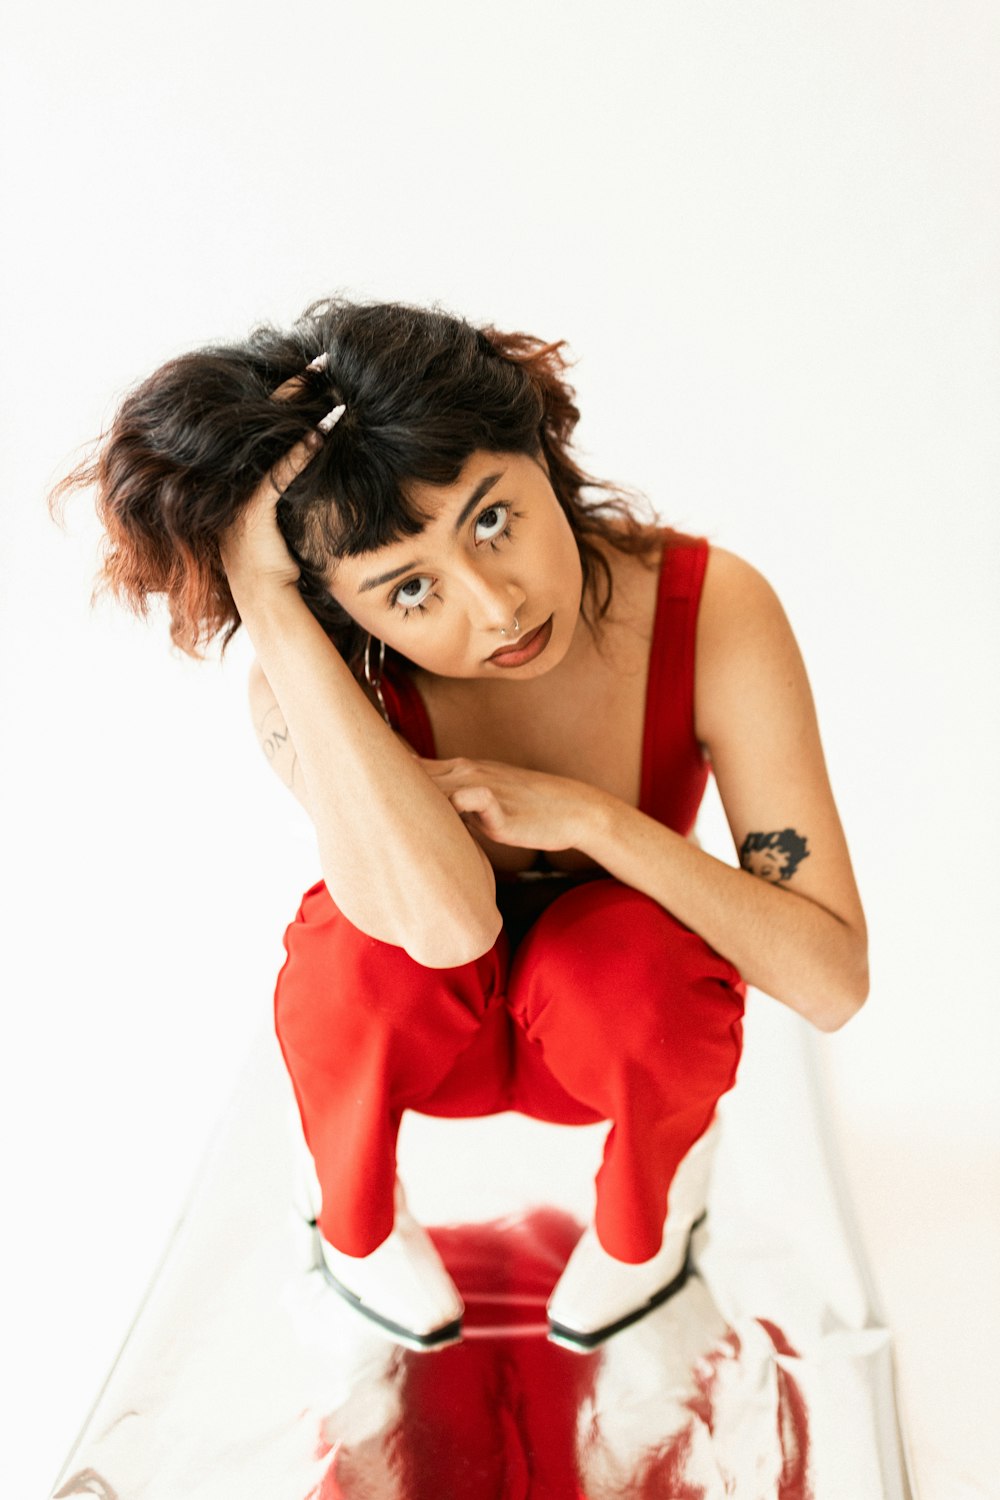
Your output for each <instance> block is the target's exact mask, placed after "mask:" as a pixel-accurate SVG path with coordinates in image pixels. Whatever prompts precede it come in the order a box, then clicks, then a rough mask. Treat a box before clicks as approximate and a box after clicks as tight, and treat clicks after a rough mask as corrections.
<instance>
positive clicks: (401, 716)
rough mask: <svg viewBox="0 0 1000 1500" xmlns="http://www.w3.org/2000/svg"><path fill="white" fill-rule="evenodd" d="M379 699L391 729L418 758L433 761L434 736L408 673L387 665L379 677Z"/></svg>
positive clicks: (434, 757) (420, 699)
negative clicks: (381, 700) (383, 703)
mask: <svg viewBox="0 0 1000 1500" xmlns="http://www.w3.org/2000/svg"><path fill="white" fill-rule="evenodd" d="M382 696H383V698H384V699H385V707H386V712H387V713H388V715H389V718H390V719H391V720H392V727H393V728H394V729H398V730H399V733H400V734H401V735H403V737H404V738H405V739H407V740H409V742H410V744H411V745H412V746H413V748H414V750H415V751H416V752H417V754H418V755H425V756H426V757H427V759H428V760H436V759H437V751H436V750H435V748H434V732H433V730H432V729H431V721H430V719H429V718H428V717H427V710H426V708H425V707H424V700H423V699H422V698H421V696H420V693H419V692H418V691H417V687H416V685H415V683H414V682H413V680H412V678H411V677H410V675H409V673H408V672H406V671H405V670H404V669H403V668H401V667H396V666H393V665H390V663H389V662H388V661H387V662H386V664H385V669H384V671H383V673H382Z"/></svg>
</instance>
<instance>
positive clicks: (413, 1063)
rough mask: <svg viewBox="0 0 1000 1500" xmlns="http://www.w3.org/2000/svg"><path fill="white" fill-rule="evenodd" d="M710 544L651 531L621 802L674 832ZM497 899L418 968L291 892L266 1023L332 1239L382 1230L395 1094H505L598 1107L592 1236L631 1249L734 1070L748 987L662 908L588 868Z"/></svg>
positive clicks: (436, 1108)
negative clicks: (630, 789) (636, 752)
mask: <svg viewBox="0 0 1000 1500" xmlns="http://www.w3.org/2000/svg"><path fill="white" fill-rule="evenodd" d="M707 557H708V545H707V542H706V541H705V540H704V539H703V538H696V537H690V536H686V535H684V534H683V533H678V532H673V531H669V530H668V531H665V533H664V549H663V560H662V564H661V569H660V581H659V592H658V598H657V607H656V620H655V628H654V634H653V642H652V650H651V656H650V665H649V679H648V686H647V692H646V715H645V726H644V734H643V753H642V784H641V792H640V800H639V807H640V809H641V811H643V812H645V813H647V814H648V815H649V816H650V817H653V818H656V819H657V820H658V821H659V822H661V823H664V824H666V825H667V827H669V828H673V829H675V830H676V831H677V832H678V833H680V834H683V835H685V836H686V835H687V834H688V833H689V832H690V830H691V828H692V827H693V825H694V821H695V816H696V814H697V811H698V807H699V804H700V802H701V798H702V795H703V793H704V790H705V785H706V782H707V779H708V764H707V762H706V761H705V760H704V759H703V757H702V753H701V749H700V746H699V745H698V742H697V741H696V739H695V736H694V727H693V701H694V639H695V622H696V618H697V610H698V602H699V599H700V596H701V585H702V579H703V577H704V572H705V563H706V560H707ZM387 665H388V664H387ZM383 691H384V696H385V700H386V707H387V710H388V712H389V716H390V718H391V719H392V721H393V724H394V725H395V726H396V727H397V728H398V729H399V730H400V731H401V733H403V734H404V735H405V736H406V737H407V739H408V740H409V741H410V743H411V744H412V745H413V747H414V749H415V750H417V751H418V753H419V754H421V755H424V756H428V757H432V758H433V757H435V748H434V742H433V737H432V734H431V727H430V723H429V721H428V718H427V714H426V711H425V710H424V707H423V703H422V702H421V699H420V697H419V694H418V692H417V690H416V687H415V685H414V684H413V682H412V679H411V678H409V677H408V676H407V675H406V673H405V671H404V670H403V669H402V668H397V670H396V671H394V672H392V673H389V672H387V673H386V674H385V676H384V679H383ZM497 904H498V906H499V908H500V911H501V913H502V914H503V916H504V926H503V928H502V930H501V932H500V934H499V936H498V938H497V940H496V943H495V944H494V945H493V947H492V948H491V949H490V951H489V952H488V953H485V954H483V955H482V957H481V958H478V959H476V960H474V961H473V962H470V963H466V964H460V965H458V966H457V967H455V968H451V969H429V968H424V967H423V966H422V965H421V964H418V963H417V962H416V961H415V960H414V959H412V958H410V956H409V955H408V954H407V953H406V952H405V950H404V949H402V948H400V947H396V946H394V945H393V944H390V943H383V942H380V941H379V940H378V939H376V938H372V937H369V936H367V935H366V934H365V933H363V932H360V931H359V930H358V929H357V928H356V927H354V926H353V924H352V923H350V922H349V921H348V920H347V918H346V917H345V916H344V915H343V913H342V912H341V911H340V910H339V909H338V907H337V906H336V905H335V904H334V902H333V900H332V899H331V897H330V894H329V892H328V891H327V888H326V885H325V884H324V882H323V881H322V880H320V881H318V882H317V883H316V884H315V885H314V886H312V887H311V888H310V889H309V890H308V891H307V892H306V893H305V895H304V897H303V898H302V904H301V906H300V907H299V910H298V912H297V914H296V916H295V920H294V921H293V922H292V923H291V925H290V926H289V927H288V929H287V931H286V933H285V939H284V941H285V948H286V951H287V954H288V957H287V959H286V960H285V963H284V965H283V966H282V969H281V971H280V973H279V975H278V980H277V987H276V991H275V1025H276V1029H277V1034H278V1039H279V1042H280V1044H281V1049H282V1054H283V1056H284V1059H285V1065H286V1067H287V1068H288V1072H289V1074H290V1076H291V1080H292V1084H293V1087H294V1090H295V1096H296V1099H297V1101H298V1105H299V1110H300V1113H301V1117H302V1125H303V1130H304V1132H305V1137H306V1141H307V1143H308V1145H309V1149H310V1151H311V1153H312V1156H313V1160H314V1162H315V1165H316V1172H317V1176H318V1178H319V1182H320V1186H321V1188H322V1193H323V1207H322V1212H321V1214H320V1218H319V1226H320V1229H321V1231H322V1233H323V1235H324V1237H325V1238H326V1239H327V1240H329V1242H330V1243H331V1244H332V1245H334V1246H336V1248H337V1249H338V1250H342V1251H344V1252H346V1253H347V1254H348V1255H366V1254H368V1253H369V1252H370V1251H372V1250H374V1249H375V1248H376V1246H377V1245H379V1244H381V1242H382V1241H383V1240H384V1239H385V1237H386V1235H387V1234H388V1233H389V1231H390V1230H391V1228H392V1223H393V1186H394V1179H395V1159H396V1137H397V1133H398V1130H399V1125H400V1121H401V1118H402V1113H403V1110H404V1109H414V1110H416V1111H417V1112H418V1113H420V1114H427V1115H447V1116H466V1117H467V1116H473V1115H487V1114H495V1113H497V1112H499V1111H501V1110H508V1109H513V1110H519V1111H520V1112H521V1113H523V1114H526V1115H531V1116H533V1117H535V1118H536V1119H541V1120H550V1121H555V1122H559V1123H564V1124H568V1125H575V1124H591V1123H594V1122H596V1121H600V1120H610V1121H611V1122H612V1129H611V1130H610V1132H609V1134H608V1137H607V1141H606V1145H605V1150H604V1159H603V1163H602V1165H601V1168H600V1171H599V1173H598V1176H597V1183H596V1189H597V1208H596V1218H595V1223H596V1228H597V1233H598V1237H599V1238H600V1241H601V1243H602V1245H603V1246H604V1248H605V1249H606V1250H607V1251H608V1252H609V1253H610V1254H612V1255H614V1256H616V1257H617V1258H618V1259H619V1260H624V1261H631V1262H637V1261H642V1260H647V1259H649V1258H650V1257H651V1256H652V1255H654V1254H655V1253H656V1252H657V1250H658V1249H659V1248H660V1240H661V1235H662V1230H663V1221H664V1216H665V1213H666V1203H667V1190H668V1188H669V1186H670V1182H671V1179H672V1177H673V1174H674V1172H675V1170H676V1168H677V1165H678V1163H679V1162H680V1160H681V1158H682V1157H683V1156H684V1155H685V1154H686V1153H687V1151H688V1150H689V1149H690V1147H691V1146H692V1145H693V1143H694V1142H695V1141H696V1140H697V1139H698V1137H699V1136H700V1135H702V1133H703V1132H704V1131H705V1129H706V1128H707V1126H708V1124H709V1122H710V1121H711V1119H712V1116H713V1114H714V1112H715V1107H716V1103H717V1101H718V1099H719V1096H720V1095H721V1094H724V1093H725V1092H726V1090H727V1089H729V1088H731V1087H732V1085H733V1083H734V1082H735V1079H736V1069H737V1065H738V1063H739V1058H740V1051H741V1047H742V1020H743V1002H744V999H745V996H746V986H745V984H744V982H743V980H742V978H741V976H740V974H739V971H738V970H737V969H736V968H734V966H733V965H732V964H731V963H730V962H729V961H728V960H727V959H725V958H723V957H721V955H720V954H718V953H716V952H715V950H714V949H713V948H711V947H709V945H708V944H707V943H706V942H705V941H704V940H703V939H702V938H701V937H699V936H698V935H697V934H696V933H694V932H693V931H692V930H691V929H690V928H689V927H686V926H684V924H683V923H682V922H679V921H677V919H676V918H675V917H673V916H672V915H671V914H670V912H668V911H667V910H666V909H665V908H664V907H662V906H660V905H659V904H658V903H657V902H656V901H654V900H653V899H652V898H651V897H649V896H647V895H645V894H643V893H642V892H640V891H637V890H635V889H634V888H633V887H631V886H627V885H625V884H623V883H622V882H621V881H618V880H614V879H612V878H611V877H610V876H608V875H606V874H604V873H603V872H602V871H600V870H597V871H596V872H595V871H586V872H580V873H579V874H574V875H571V876H568V877H559V876H554V877H551V878H547V879H545V878H536V879H533V880H523V879H521V878H519V877H517V876H510V877H504V876H503V875H501V874H498V876H497Z"/></svg>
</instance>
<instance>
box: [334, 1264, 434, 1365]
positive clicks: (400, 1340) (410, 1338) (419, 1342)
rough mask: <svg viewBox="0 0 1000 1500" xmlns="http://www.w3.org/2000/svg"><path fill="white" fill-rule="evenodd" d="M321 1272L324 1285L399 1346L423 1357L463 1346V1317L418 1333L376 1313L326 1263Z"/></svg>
mask: <svg viewBox="0 0 1000 1500" xmlns="http://www.w3.org/2000/svg"><path fill="white" fill-rule="evenodd" d="M318 1269H319V1270H320V1271H321V1272H322V1273H323V1279H324V1281H326V1282H327V1283H328V1285H329V1286H331V1287H332V1288H333V1290H334V1291H335V1292H336V1293H337V1294H338V1296H340V1297H342V1298H343V1299H344V1301H345V1302H346V1303H347V1304H348V1306H350V1307H353V1308H354V1310H355V1312H359V1313H360V1314H361V1316H362V1317H363V1318H367V1319H368V1321H369V1323H375V1324H376V1325H377V1326H378V1327H379V1328H381V1329H382V1330H383V1332H385V1333H388V1334H391V1335H392V1337H393V1339H394V1340H395V1341H396V1343H397V1344H403V1345H404V1346H405V1348H407V1349H414V1350H415V1351H416V1352H417V1353H418V1354H422V1353H424V1352H426V1351H428V1350H431V1349H445V1348H447V1347H448V1346H449V1345H450V1344H458V1343H461V1340H462V1319H461V1318H460V1317H458V1318H455V1319H454V1320H453V1321H452V1322H450V1323H442V1325H441V1327H440V1328H433V1329H431V1331H430V1333H414V1331H413V1329H412V1328H404V1327H403V1325H402V1324H401V1323H394V1322H393V1321H392V1319H391V1318H386V1317H384V1316H383V1315H382V1313H380V1312H376V1311H375V1309H374V1308H373V1307H369V1306H368V1304H367V1302H364V1301H362V1299H361V1298H360V1297H359V1296H358V1294H357V1293H356V1292H352V1291H351V1289H350V1287H348V1286H345V1285H344V1283H343V1282H342V1281H338V1280H337V1278H336V1276H334V1274H333V1272H332V1271H331V1270H330V1268H329V1266H327V1265H326V1264H325V1262H324V1263H323V1264H321V1265H320V1266H319V1267H318Z"/></svg>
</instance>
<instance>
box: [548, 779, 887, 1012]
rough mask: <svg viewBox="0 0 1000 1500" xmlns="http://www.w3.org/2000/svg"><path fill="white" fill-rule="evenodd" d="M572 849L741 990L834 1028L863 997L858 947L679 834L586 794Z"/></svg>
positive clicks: (802, 904) (864, 963)
mask: <svg viewBox="0 0 1000 1500" xmlns="http://www.w3.org/2000/svg"><path fill="white" fill-rule="evenodd" d="M576 847H577V848H578V849H581V850H582V851H583V852H584V853H586V854H589V855H590V857H591V859H593V860H596V861H597V863H598V864H600V865H602V866H603V868H604V869H606V870H607V872H608V874H609V875H613V876H614V877H615V878H616V879H617V880H621V881H623V882H624V883H625V884H626V885H630V886H634V887H635V889H637V890H640V891H643V892H644V893H645V894H646V895H648V896H651V897H652V898H653V900H654V901H658V902H659V903H660V905H661V906H663V907H664V908H665V909H666V910H667V911H669V912H670V913H671V914H672V915H673V916H675V917H676V918H677V919H678V921H680V922H683V923H684V925H685V926H686V927H690V928H691V929H692V931H694V932H697V933H698V935H699V936H700V937H703V938H704V939H705V941H706V942H707V943H708V944H710V946H711V947H713V948H714V949H715V951H716V952H717V953H721V954H722V956H723V958H728V959H729V961H730V963H732V964H735V966H736V968H737V969H739V971H740V973H741V975H742V976H743V978H744V979H745V980H746V982H747V984H751V985H753V986H754V987H755V988H756V989H759V990H763V991H764V993H765V994H768V995H772V996H773V997H774V998H775V999H776V1000H780V1001H782V1002H783V1003H784V1004H785V1005H788V1006H790V1007H791V1009H792V1010H795V1011H798V1013H799V1014H800V1015H802V1016H804V1017H805V1018H806V1020H808V1021H811V1022H812V1023H813V1025H814V1026H817V1027H818V1028H819V1029H820V1030H821V1031H835V1030H836V1029H837V1028H838V1027H839V1026H842V1025H843V1024H844V1022H845V1021H847V1020H848V1019H849V1018H850V1017H851V1016H852V1015H853V1014H854V1013H855V1011H857V1010H858V1009H859V1008H860V1006H861V1005H862V1004H863V1002H864V1000H865V998H866V996H867V993H868V960H867V945H866V943H865V941H864V939H863V938H862V937H861V936H859V934H857V933H856V932H854V931H853V930H852V929H851V928H850V927H848V926H847V925H846V924H845V923H844V922H842V921H841V920H840V918H839V917H836V916H834V915H833V914H832V913H831V912H828V911H826V910H825V909H824V908H823V907H821V906H817V905H816V903H815V902H813V901H809V900H807V899H806V897H804V896H799V895H797V894H796V893H795V892H794V891H790V890H787V889H783V888H781V887H778V886H775V885H773V884H771V883H770V882H768V881H766V880H763V879H761V878H760V877H759V876H756V875H751V874H750V872H749V871H748V870H740V869H736V868H734V867H733V866H732V865H727V864H724V863H723V862H722V860H718V859H716V858H715V857H714V856H713V855H711V854H707V853H706V852H705V851H704V850H703V849H699V848H696V847H695V846H694V845H692V844H691V843H689V842H688V840H687V839H685V838H682V836H681V835H680V834H679V833H675V832H674V831H673V830H672V829H670V828H666V827H664V825H663V824H662V823H658V822H657V821H656V820H655V819H654V818H650V817H648V816H647V815H646V814H645V813H642V812H639V811H638V810H637V809H636V808H634V807H630V806H629V805H628V804H627V803H624V802H622V801H621V800H620V799H619V798H617V797H612V796H610V795H608V794H606V793H604V792H602V791H599V790H597V789H594V788H590V789H589V790H588V795H587V796H586V797H585V798H584V799H583V801H582V803H581V818H580V828H579V832H578V837H577V840H576Z"/></svg>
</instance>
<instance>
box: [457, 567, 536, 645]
mask: <svg viewBox="0 0 1000 1500" xmlns="http://www.w3.org/2000/svg"><path fill="white" fill-rule="evenodd" d="M469 589H470V592H471V594H472V595H473V599H474V603H475V616H478V619H479V621H480V623H481V628H482V629H483V630H484V631H485V633H486V634H487V635H493V634H497V635H498V634H499V632H500V631H501V630H507V631H510V630H511V629H512V628H513V625H514V619H515V617H516V616H520V614H521V611H522V610H523V609H524V606H525V603H526V602H527V597H528V596H527V594H526V593H525V592H524V590H523V589H522V588H521V587H520V586H519V585H518V584H516V583H513V582H509V581H508V582H506V583H501V582H492V581H490V580H489V579H487V578H483V577H481V576H474V577H473V578H471V579H470V581H469ZM475 616H474V617H475ZM518 623H519V624H520V623H521V622H520V620H519V621H518Z"/></svg>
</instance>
